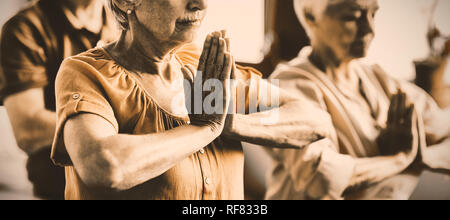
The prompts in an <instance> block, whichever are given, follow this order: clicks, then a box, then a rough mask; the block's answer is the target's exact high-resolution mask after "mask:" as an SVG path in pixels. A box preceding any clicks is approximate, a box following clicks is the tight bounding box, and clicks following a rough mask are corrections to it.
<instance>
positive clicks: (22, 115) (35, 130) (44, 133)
mask: <svg viewBox="0 0 450 220" xmlns="http://www.w3.org/2000/svg"><path fill="white" fill-rule="evenodd" d="M43 93H44V92H43V90H42V88H37V89H30V90H27V91H24V92H22V93H18V94H15V95H11V96H9V97H8V98H6V100H5V103H4V104H5V107H6V110H7V112H8V115H9V119H10V121H11V124H12V128H13V130H14V135H15V137H16V140H17V144H18V145H19V147H20V148H21V149H22V150H23V151H25V152H26V153H27V154H28V155H31V154H33V153H34V152H37V151H39V150H40V149H42V148H44V147H48V146H51V144H52V141H53V137H54V134H55V130H56V114H55V113H54V112H51V111H48V110H46V109H45V104H44V94H43Z"/></svg>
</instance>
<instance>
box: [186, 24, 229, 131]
mask: <svg viewBox="0 0 450 220" xmlns="http://www.w3.org/2000/svg"><path fill="white" fill-rule="evenodd" d="M227 42H228V40H227V39H225V38H223V37H222V34H221V33H220V32H214V33H212V34H210V35H208V37H207V38H206V40H205V44H204V47H203V52H202V55H201V57H200V60H199V66H198V71H197V74H193V72H192V70H191V69H189V68H188V67H184V68H182V71H183V73H184V74H185V76H189V75H190V76H194V77H193V82H194V85H191V87H190V94H191V97H190V98H191V103H188V102H187V104H190V106H187V107H188V110H189V118H190V121H191V124H192V125H198V126H209V127H210V128H211V129H212V130H213V132H216V133H218V134H220V133H221V132H222V131H223V127H224V124H225V118H226V115H227V113H228V107H229V100H230V88H229V84H230V77H231V72H232V65H233V58H232V57H231V55H230V52H229V49H228V48H229V47H228V46H227ZM205 83H213V84H212V90H211V91H203V89H201V90H200V87H201V88H204V85H205ZM196 87H197V88H196ZM217 89H223V91H222V92H221V91H216V90H217ZM200 91H203V92H202V93H201V94H199V92H200ZM188 93H189V91H187V94H188ZM199 99H201V100H199ZM205 100H207V101H208V100H209V101H211V100H214V102H217V101H221V100H222V101H223V102H222V103H212V106H214V107H216V106H217V105H218V104H219V105H221V106H219V107H220V109H217V108H214V109H215V110H214V111H212V109H205V108H204V106H205V105H204V102H205Z"/></svg>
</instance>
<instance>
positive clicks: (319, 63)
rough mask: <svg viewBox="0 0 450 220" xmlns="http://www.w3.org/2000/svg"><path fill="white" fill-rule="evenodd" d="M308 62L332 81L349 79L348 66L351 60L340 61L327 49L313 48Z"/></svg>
mask: <svg viewBox="0 0 450 220" xmlns="http://www.w3.org/2000/svg"><path fill="white" fill-rule="evenodd" d="M309 59H310V61H311V62H312V63H313V64H314V65H315V66H316V67H317V68H319V69H320V70H322V71H323V72H324V73H326V74H327V75H328V76H329V77H331V78H332V79H335V80H338V79H340V78H347V79H348V78H350V77H351V76H350V73H349V71H348V70H349V64H350V62H351V61H352V60H351V59H340V58H338V56H337V55H336V53H334V52H333V51H332V50H331V49H329V48H319V47H313V51H312V53H311V55H310V57H309Z"/></svg>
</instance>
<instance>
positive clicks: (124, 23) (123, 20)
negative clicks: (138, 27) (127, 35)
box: [106, 0, 139, 30]
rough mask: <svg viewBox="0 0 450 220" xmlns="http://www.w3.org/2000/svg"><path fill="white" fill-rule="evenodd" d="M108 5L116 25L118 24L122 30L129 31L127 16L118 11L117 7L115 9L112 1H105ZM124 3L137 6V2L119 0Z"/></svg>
mask: <svg viewBox="0 0 450 220" xmlns="http://www.w3.org/2000/svg"><path fill="white" fill-rule="evenodd" d="M106 1H107V3H108V8H109V10H111V13H112V14H113V15H114V17H115V18H116V20H117V23H119V26H120V27H121V28H122V30H128V29H130V24H129V22H128V15H127V13H126V12H124V11H122V10H120V8H119V7H117V5H116V3H114V0H106ZM120 1H125V2H126V3H127V4H131V5H132V4H138V2H139V0H120Z"/></svg>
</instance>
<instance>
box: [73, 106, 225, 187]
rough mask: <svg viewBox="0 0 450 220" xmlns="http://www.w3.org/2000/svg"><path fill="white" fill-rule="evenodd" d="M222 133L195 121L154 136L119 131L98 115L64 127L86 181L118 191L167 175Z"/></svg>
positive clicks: (79, 170)
mask: <svg viewBox="0 0 450 220" xmlns="http://www.w3.org/2000/svg"><path fill="white" fill-rule="evenodd" d="M217 136H218V133H217V132H213V131H212V130H211V128H210V127H209V126H193V125H186V126H181V127H178V128H175V129H172V130H170V131H167V132H164V133H157V134H149V135H125V134H117V133H116V131H115V129H114V127H113V126H112V125H111V124H110V123H109V122H107V121H106V120H105V119H103V118H102V117H100V116H97V115H93V114H82V115H78V116H76V117H74V118H72V119H70V120H68V121H67V123H66V125H65V128H64V142H65V145H66V148H67V151H68V153H69V155H70V158H71V159H72V162H73V164H74V167H75V169H76V170H77V172H78V173H79V175H80V177H81V179H82V180H83V182H84V183H85V184H87V185H89V186H91V187H98V188H104V189H112V190H117V191H122V190H127V189H131V188H133V187H134V186H137V185H140V184H142V183H144V182H146V181H148V180H151V179H153V178H155V177H157V176H159V175H161V174H163V173H164V172H166V171H167V170H169V169H170V168H172V167H173V166H175V165H176V164H178V163H179V162H180V161H182V160H184V159H186V158H188V157H189V156H191V155H192V154H194V153H195V152H197V151H199V150H200V149H202V148H203V147H205V146H207V145H208V144H209V143H211V142H212V141H213V140H214V139H215V138H216V137H217ZM80 137H83V138H80ZM192 137H195V138H192Z"/></svg>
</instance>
